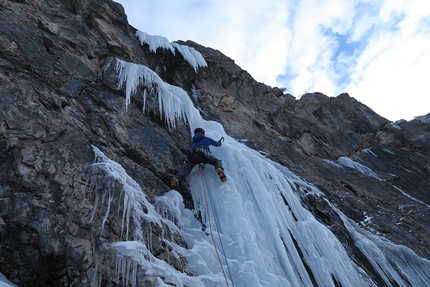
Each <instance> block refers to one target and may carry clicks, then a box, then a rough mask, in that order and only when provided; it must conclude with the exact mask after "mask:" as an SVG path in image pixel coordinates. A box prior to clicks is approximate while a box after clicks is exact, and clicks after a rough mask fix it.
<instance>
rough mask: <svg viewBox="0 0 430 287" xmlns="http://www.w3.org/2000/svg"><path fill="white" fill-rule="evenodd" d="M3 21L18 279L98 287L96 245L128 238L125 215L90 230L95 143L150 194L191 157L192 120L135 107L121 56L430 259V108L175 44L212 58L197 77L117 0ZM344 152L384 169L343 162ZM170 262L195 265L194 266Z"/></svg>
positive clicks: (2, 93)
mask: <svg viewBox="0 0 430 287" xmlns="http://www.w3.org/2000/svg"><path fill="white" fill-rule="evenodd" d="M0 15H1V17H0V26H1V27H2V31H1V33H0V87H1V89H0V98H1V102H0V107H1V109H0V114H1V123H0V151H1V155H0V157H1V160H0V171H1V172H0V238H1V241H0V272H1V273H3V274H4V275H6V277H8V278H9V279H10V280H11V281H13V282H14V283H16V284H17V285H18V286H35V285H38V286H66V285H68V286H88V285H89V282H90V281H91V278H92V276H93V273H94V262H95V256H96V253H97V250H98V249H100V248H101V247H102V246H103V244H104V243H106V242H115V241H116V240H118V239H119V238H121V236H122V231H121V228H120V224H119V223H118V218H109V219H108V220H107V222H108V224H107V226H106V228H105V229H104V230H97V229H94V228H93V226H96V225H98V226H99V225H100V224H101V221H103V217H104V212H105V210H99V211H98V214H96V215H93V214H92V213H93V207H92V205H90V204H88V202H92V203H95V202H96V200H97V192H98V191H97V190H91V189H89V187H88V183H89V182H90V181H91V180H97V174H96V175H94V174H92V173H91V168H90V165H91V163H93V162H94V153H93V150H92V145H93V146H97V147H98V148H100V149H103V152H104V153H105V154H106V155H108V156H109V157H110V158H112V159H113V160H115V161H116V162H118V163H120V164H121V165H122V166H123V167H124V168H125V169H126V171H127V173H128V174H129V175H130V176H131V177H133V178H134V179H135V180H136V181H137V182H138V183H139V185H140V187H141V189H142V191H143V192H144V193H145V194H146V195H147V198H148V200H149V201H151V202H153V200H154V198H155V196H157V195H161V194H163V193H164V192H165V191H166V186H167V184H168V182H169V179H170V178H171V176H172V175H173V174H175V173H176V172H177V169H178V167H180V165H181V163H182V161H183V158H184V154H185V153H186V149H187V146H188V139H189V137H190V134H189V127H188V126H187V124H186V123H181V122H178V123H177V125H176V127H175V128H174V129H170V128H169V127H168V124H167V123H166V122H165V121H163V119H162V117H161V115H160V112H159V109H158V101H157V100H156V99H151V98H148V99H147V102H146V104H145V110H144V111H143V106H144V105H143V100H142V97H141V96H135V97H132V102H131V103H130V106H129V107H128V109H127V111H126V106H125V92H124V90H123V88H121V87H120V88H119V87H118V85H117V80H116V76H117V75H116V72H115V70H114V68H113V67H114V66H113V65H112V63H113V62H114V61H115V59H121V60H126V61H130V62H133V63H138V64H141V65H145V66H147V67H149V68H150V69H151V70H153V71H155V72H156V73H157V74H158V75H159V76H160V77H161V78H162V79H163V80H164V81H165V82H167V83H170V84H172V85H175V86H179V87H181V88H183V89H184V90H185V91H186V92H187V93H188V94H189V95H190V97H191V98H192V99H193V101H194V104H195V105H196V106H197V107H199V109H200V111H201V114H202V115H203V117H204V118H206V119H211V120H215V121H218V122H220V123H221V124H223V126H224V127H225V129H226V132H227V133H228V134H229V135H230V136H232V137H234V138H236V139H238V140H243V142H244V143H245V144H246V145H248V146H249V147H251V148H253V149H256V150H259V151H260V152H261V153H263V154H265V155H267V156H268V157H269V158H271V159H273V160H274V161H277V162H279V163H281V164H282V165H284V166H286V167H287V168H289V169H290V170H291V171H293V172H294V173H295V174H297V175H299V176H300V177H302V178H303V179H305V180H306V181H308V182H310V183H312V184H314V185H315V186H317V187H318V188H319V189H320V190H321V191H323V192H324V194H325V197H326V198H327V199H328V200H329V201H330V202H331V204H332V205H333V206H335V207H336V208H338V209H340V210H341V211H342V212H343V213H344V214H345V215H347V216H348V217H349V218H351V219H353V220H354V221H356V222H357V223H361V224H362V225H363V227H364V228H367V229H369V230H372V231H373V232H375V233H378V234H380V235H383V236H385V237H386V238H387V239H389V240H391V241H393V242H395V243H397V244H401V245H405V246H407V247H409V248H411V249H412V250H414V251H415V252H416V253H417V254H418V255H419V256H421V257H423V258H427V259H430V239H429V230H430V208H429V205H430V201H429V192H430V188H429V186H430V176H429V175H430V158H429V155H430V144H429V143H430V140H429V137H430V123H429V122H430V115H427V116H423V117H419V118H417V119H414V120H412V121H409V122H406V121H399V122H397V123H392V122H389V121H388V120H386V119H384V118H382V117H380V116H379V115H377V114H376V113H374V112H373V111H372V110H371V109H369V108H368V107H366V106H365V105H363V104H362V103H360V102H358V101H357V100H355V99H354V98H352V97H350V96H349V95H348V94H342V95H339V96H337V97H328V96H326V95H324V94H322V93H309V94H305V95H303V96H301V97H300V98H299V99H297V98H295V97H293V96H292V95H290V94H288V93H285V91H284V90H282V89H279V88H273V87H269V86H267V85H265V84H263V83H258V82H256V81H255V80H254V79H253V78H252V76H251V75H250V74H249V73H247V72H246V71H244V70H242V69H241V68H240V67H239V66H237V65H236V64H235V63H234V61H233V60H232V59H230V58H228V57H226V56H224V55H223V54H222V53H221V52H219V51H216V50H213V49H211V48H207V47H202V46H201V45H198V44H197V43H194V42H191V41H186V42H182V41H178V44H180V45H186V46H189V47H193V48H195V49H196V50H197V51H199V52H200V53H201V54H202V55H203V57H204V58H205V60H206V62H207V64H208V66H207V67H199V69H198V71H197V72H196V71H195V70H194V68H193V67H192V66H191V65H190V63H188V62H187V61H186V60H185V59H184V58H183V57H182V55H181V54H180V53H175V54H173V53H172V52H171V51H169V50H166V49H160V48H159V49H157V51H156V53H154V52H152V51H151V50H150V48H149V46H148V45H145V44H144V45H141V43H140V41H139V40H138V39H137V38H136V36H135V32H136V29H134V28H133V27H131V26H130V25H129V24H128V23H127V17H126V15H125V13H124V10H123V8H122V7H121V6H120V5H119V4H117V3H115V2H113V1H109V0H96V1H77V0H72V1H65V0H61V1H51V0H47V1H39V0H36V1H27V0H21V1H9V0H6V1H3V2H1V3H0ZM143 89H145V87H144V86H140V87H139V91H138V93H137V94H139V93H140V92H142V91H143ZM340 157H347V158H349V159H351V160H353V161H354V162H357V163H360V164H362V165H363V166H366V167H368V168H370V169H371V170H372V171H373V172H374V173H375V174H376V176H369V174H365V173H362V172H359V171H358V170H357V169H355V168H348V167H345V166H342V165H340V164H338V163H337V160H338V159H339V158H340ZM94 176H95V177H94ZM99 179H100V178H99ZM298 193H299V194H300V195H301V198H302V201H303V204H304V205H306V206H307V207H308V209H309V210H310V211H311V212H313V213H314V215H315V217H316V218H318V219H319V220H320V221H321V222H323V223H324V224H326V225H327V226H329V227H330V229H331V230H332V231H333V233H334V234H335V235H336V236H337V237H338V238H340V240H341V242H343V244H344V245H345V246H346V249H347V250H348V251H349V252H350V254H351V257H354V258H356V260H357V261H360V260H363V259H362V258H360V254H359V253H358V251H357V250H355V249H354V243H353V240H352V239H351V238H349V237H348V236H347V232H345V226H344V225H343V223H342V220H341V219H340V218H339V217H338V215H337V213H336V212H335V211H333V208H332V207H331V206H330V205H329V204H327V202H326V201H325V200H324V199H322V198H320V197H316V196H314V195H311V194H307V193H306V191H305V190H298ZM405 193H406V194H407V195H408V196H405ZM115 208H120V207H117V206H115ZM89 218H93V220H92V221H91V220H89ZM366 218H372V220H371V222H370V223H367V224H363V222H364V221H365V219H366ZM150 227H151V226H144V228H150ZM152 227H154V226H152ZM153 232H154V236H153V237H152V242H151V243H152V246H153V254H154V255H155V256H156V257H157V258H160V259H163V260H167V259H169V256H172V255H171V253H169V250H166V245H165V243H164V241H163V236H162V234H166V233H172V232H173V231H172V230H170V229H169V227H167V226H163V227H161V228H159V229H157V228H154V230H153ZM175 238H176V239H175V240H176V243H177V244H179V245H183V246H185V243H184V241H183V239H181V238H179V237H175ZM169 261H170V262H171V264H172V265H174V266H175V268H177V269H178V270H185V266H186V262H184V261H183V260H174V259H173V258H170V259H169ZM366 264H367V265H366ZM362 265H363V266H365V267H364V268H365V269H366V270H367V271H368V272H370V273H372V272H374V271H372V270H371V269H372V267H371V266H369V265H368V263H366V262H362ZM48 271H49V272H48ZM375 276H376V277H377V275H375ZM376 281H377V279H376Z"/></svg>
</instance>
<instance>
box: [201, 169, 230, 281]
mask: <svg viewBox="0 0 430 287" xmlns="http://www.w3.org/2000/svg"><path fill="white" fill-rule="evenodd" d="M199 170H200V176H201V178H202V186H203V193H204V196H205V203H206V213H207V216H208V223H209V230H210V235H211V238H212V243H213V245H214V248H215V252H216V255H217V257H218V262H219V264H220V266H221V270H222V273H223V275H224V278H225V283H226V284H227V287H230V285H229V283H228V279H227V275H226V274H225V271H224V266H223V265H222V261H221V257H220V256H219V252H218V248H217V246H216V243H215V238H214V236H213V232H212V222H211V217H210V212H209V204H208V199H207V194H209V201H210V205H211V209H212V213H213V214H214V220H215V225H216V228H217V230H218V239H219V242H220V243H221V249H222V252H223V255H224V258H225V263H226V266H227V270H228V273H229V276H230V280H231V282H232V283H233V278H232V276H231V272H230V267H229V266H228V262H227V258H226V256H225V250H224V246H223V244H222V240H221V235H220V233H219V230H220V229H219V226H218V220H217V216H216V213H215V210H214V209H213V199H212V194H211V192H210V191H209V188H208V192H207V191H206V187H205V186H207V187H208V184H207V182H206V178H205V176H204V174H203V169H202V166H201V165H199ZM233 286H234V283H233Z"/></svg>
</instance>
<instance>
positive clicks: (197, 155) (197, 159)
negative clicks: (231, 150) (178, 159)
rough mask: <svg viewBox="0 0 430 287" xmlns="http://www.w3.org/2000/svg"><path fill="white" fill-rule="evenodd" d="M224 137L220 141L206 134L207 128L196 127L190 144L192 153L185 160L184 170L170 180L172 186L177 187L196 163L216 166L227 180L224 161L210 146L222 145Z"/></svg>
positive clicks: (217, 170) (218, 171)
mask: <svg viewBox="0 0 430 287" xmlns="http://www.w3.org/2000/svg"><path fill="white" fill-rule="evenodd" d="M222 140H223V138H221V139H220V140H219V141H215V140H213V139H211V138H209V137H207V136H205V130H204V129H202V128H196V129H195V130H194V137H193V141H192V143H191V144H190V155H189V156H188V158H187V159H186V160H185V163H184V165H183V167H182V170H181V171H180V172H178V173H177V174H176V175H175V177H174V178H173V179H172V180H171V181H170V188H171V189H177V188H178V186H179V184H180V183H181V182H183V181H184V180H185V178H186V177H187V176H188V175H189V174H190V172H191V170H192V169H193V167H194V166H195V165H196V164H201V163H208V164H210V165H213V166H214V167H215V171H216V172H217V174H218V176H219V178H220V179H221V181H222V182H225V181H226V180H227V178H226V177H225V174H224V168H223V167H222V161H221V160H219V159H217V158H216V157H214V156H213V155H211V153H210V149H209V146H211V145H213V146H221V144H222Z"/></svg>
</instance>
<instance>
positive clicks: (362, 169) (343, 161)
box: [337, 156, 381, 180]
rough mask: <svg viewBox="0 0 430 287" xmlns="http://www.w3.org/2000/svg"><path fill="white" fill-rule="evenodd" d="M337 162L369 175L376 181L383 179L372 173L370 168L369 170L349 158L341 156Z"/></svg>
mask: <svg viewBox="0 0 430 287" xmlns="http://www.w3.org/2000/svg"><path fill="white" fill-rule="evenodd" d="M337 162H338V163H339V164H340V165H343V166H347V167H350V168H353V169H356V170H358V171H359V172H361V173H364V174H367V175H368V176H371V177H374V178H376V179H379V180H381V178H380V177H379V176H378V175H377V174H376V173H375V172H374V171H372V170H371V169H370V168H368V167H367V166H364V165H362V164H359V163H358V162H355V161H353V160H351V159H350V158H348V157H345V156H341V157H339V158H338V159H337Z"/></svg>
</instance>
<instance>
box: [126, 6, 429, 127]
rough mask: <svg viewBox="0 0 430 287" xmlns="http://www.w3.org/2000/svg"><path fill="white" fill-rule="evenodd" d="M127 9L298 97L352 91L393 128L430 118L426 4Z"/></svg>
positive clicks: (141, 23) (154, 30) (145, 26)
mask: <svg viewBox="0 0 430 287" xmlns="http://www.w3.org/2000/svg"><path fill="white" fill-rule="evenodd" d="M119 2H120V3H122V4H123V5H124V6H125V8H126V13H127V15H128V17H129V21H130V23H131V24H132V25H133V26H135V27H136V28H137V29H139V30H142V31H143V32H146V33H148V34H151V35H160V36H164V37H166V38H168V39H169V40H170V41H175V40H192V41H195V42H197V43H199V44H201V45H204V46H207V47H211V48H214V49H218V50H220V51H221V52H222V53H224V54H225V55H227V56H229V57H230V58H232V59H233V60H235V61H236V63H237V64H238V65H239V66H241V67H242V68H243V69H245V70H247V71H248V72H249V73H250V74H251V75H252V76H253V77H254V78H255V79H256V80H257V81H260V82H264V83H266V84H268V85H272V86H275V85H277V86H281V87H285V88H287V90H288V92H290V93H292V94H293V95H295V96H300V95H301V94H303V93H304V92H306V91H307V92H312V91H319V92H322V93H325V94H327V95H329V96H336V95H338V94H340V93H342V92H348V93H350V95H351V96H352V97H355V98H356V99H358V100H359V101H361V102H363V103H364V104H366V105H368V106H369V107H371V108H372V109H373V110H374V111H376V112H377V113H379V114H380V115H382V116H384V117H387V118H388V119H390V120H397V119H400V118H405V119H408V120H409V119H412V117H413V116H418V115H422V114H427V113H429V112H430V104H429V98H430V95H429V92H428V91H430V80H428V77H426V75H428V74H430V73H429V71H428V70H429V68H428V67H430V51H427V50H430V49H428V47H429V46H430V5H427V4H425V3H426V1H423V0H399V1H390V0H385V1H384V0H380V1H373V0H372V1H370V0H369V1H363V0H361V1H358V0H356V1H343V0H326V1H319V0H303V1H292V0H289V1H288V0H268V1H259V0H250V1H238V0H217V1H215V0H183V1H180V2H179V1H175V0H162V1H152V0H143V1H142V0H140V1H138V0H120V1H119ZM339 49H343V50H339ZM345 49H346V50H345Z"/></svg>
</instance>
